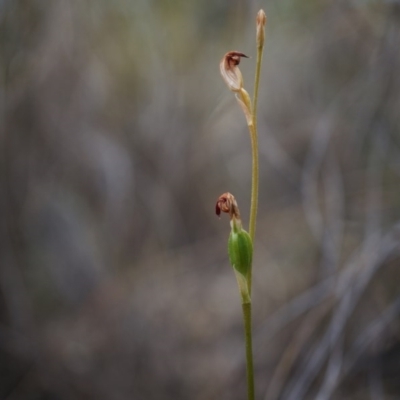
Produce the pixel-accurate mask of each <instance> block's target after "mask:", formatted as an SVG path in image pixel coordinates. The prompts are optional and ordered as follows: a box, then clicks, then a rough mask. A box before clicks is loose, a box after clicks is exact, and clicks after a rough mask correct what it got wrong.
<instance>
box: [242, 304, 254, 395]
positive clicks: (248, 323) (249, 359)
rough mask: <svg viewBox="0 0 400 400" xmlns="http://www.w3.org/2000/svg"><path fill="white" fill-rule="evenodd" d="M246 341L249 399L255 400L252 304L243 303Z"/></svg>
mask: <svg viewBox="0 0 400 400" xmlns="http://www.w3.org/2000/svg"><path fill="white" fill-rule="evenodd" d="M242 309H243V321H244V334H245V339H246V366H247V398H248V400H254V369H253V345H252V339H251V302H248V303H242Z"/></svg>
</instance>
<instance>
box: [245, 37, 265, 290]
mask: <svg viewBox="0 0 400 400" xmlns="http://www.w3.org/2000/svg"><path fill="white" fill-rule="evenodd" d="M263 47H264V44H263V43H262V44H259V45H258V46H257V60H256V74H255V78H254V97H253V107H252V124H251V125H249V130H250V139H251V154H252V173H251V203H250V223H249V234H250V237H251V240H252V242H253V249H254V245H255V243H254V238H255V235H256V219H257V209H258V183H259V167H258V134H257V103H258V88H259V86H260V73H261V62H262V55H263ZM247 282H248V286H249V292H250V294H251V288H252V270H251V269H250V271H249V273H248V278H247Z"/></svg>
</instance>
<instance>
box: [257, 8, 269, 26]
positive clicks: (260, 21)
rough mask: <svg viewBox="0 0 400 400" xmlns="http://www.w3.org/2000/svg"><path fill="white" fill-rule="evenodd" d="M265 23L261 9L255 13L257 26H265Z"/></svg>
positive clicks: (264, 15)
mask: <svg viewBox="0 0 400 400" xmlns="http://www.w3.org/2000/svg"><path fill="white" fill-rule="evenodd" d="M266 23H267V16H266V14H265V12H264V10H263V9H261V10H260V11H259V12H258V13H257V25H262V26H265V24H266Z"/></svg>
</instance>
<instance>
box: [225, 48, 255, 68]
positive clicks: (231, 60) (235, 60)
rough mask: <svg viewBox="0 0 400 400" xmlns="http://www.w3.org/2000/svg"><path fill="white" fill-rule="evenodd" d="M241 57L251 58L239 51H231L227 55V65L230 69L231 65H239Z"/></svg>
mask: <svg viewBox="0 0 400 400" xmlns="http://www.w3.org/2000/svg"><path fill="white" fill-rule="evenodd" d="M241 57H244V58H249V56H246V54H244V53H241V52H239V51H230V52H228V53H226V54H225V57H224V58H225V65H227V66H229V67H231V65H234V66H236V65H239V64H240V59H241Z"/></svg>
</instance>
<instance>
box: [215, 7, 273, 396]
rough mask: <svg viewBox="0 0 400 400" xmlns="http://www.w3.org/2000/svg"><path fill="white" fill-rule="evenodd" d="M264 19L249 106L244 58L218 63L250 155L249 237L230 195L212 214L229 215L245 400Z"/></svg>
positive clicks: (250, 384) (250, 391)
mask: <svg viewBox="0 0 400 400" xmlns="http://www.w3.org/2000/svg"><path fill="white" fill-rule="evenodd" d="M266 20H267V19H266V15H265V13H264V11H263V10H260V11H259V12H258V14H257V19H256V40H257V59H256V72H255V80H254V95H253V102H252V101H251V99H250V96H249V94H248V93H247V91H246V90H245V89H244V87H243V77H242V73H241V72H240V69H239V64H240V60H241V58H242V57H245V58H247V56H246V55H245V54H243V53H240V52H238V51H230V52H228V53H226V54H225V56H224V57H223V59H222V60H221V62H220V71H221V75H222V78H223V79H224V81H225V83H226V84H227V86H228V88H229V90H231V91H232V92H234V93H235V96H236V99H237V101H238V103H239V105H240V107H241V108H242V110H243V113H244V115H245V117H246V121H247V126H248V129H249V133H250V141H251V153H252V174H251V177H252V178H251V206H250V222H249V232H250V234H249V233H247V232H246V231H245V230H244V229H243V227H242V221H241V218H240V212H239V207H238V205H237V202H236V200H235V198H234V197H233V195H231V194H230V193H224V194H223V195H221V196H220V197H219V198H218V201H217V204H216V208H215V210H216V213H217V215H218V216H219V215H220V213H221V211H222V212H226V213H228V214H229V216H230V219H231V233H230V235H229V240H228V253H229V260H230V262H231V265H232V267H233V269H234V271H235V275H236V279H237V282H238V286H239V291H240V295H241V299H242V311H243V322H244V331H245V341H246V366H247V397H248V400H254V396H255V395H254V367H253V349H252V323H251V285H252V260H253V245H254V239H255V232H256V219H257V208H258V182H259V167H258V136H257V103H258V90H259V85H260V72H261V62H262V52H263V48H264V39H265V24H266Z"/></svg>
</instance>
